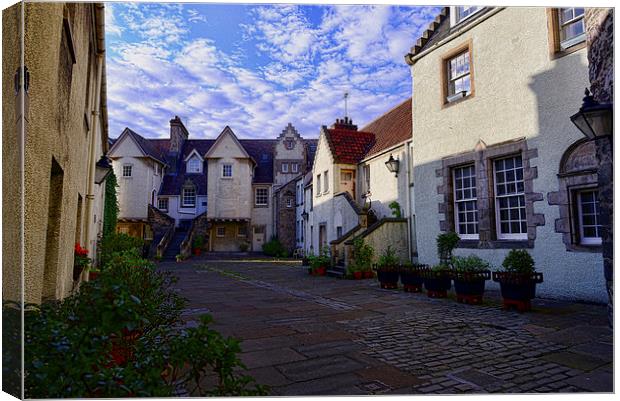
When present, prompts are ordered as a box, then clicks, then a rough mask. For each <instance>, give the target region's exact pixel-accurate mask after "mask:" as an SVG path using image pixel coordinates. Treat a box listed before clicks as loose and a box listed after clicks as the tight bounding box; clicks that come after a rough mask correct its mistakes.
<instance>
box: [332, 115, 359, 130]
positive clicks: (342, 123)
mask: <svg viewBox="0 0 620 401" xmlns="http://www.w3.org/2000/svg"><path fill="white" fill-rule="evenodd" d="M332 129H345V130H349V131H357V125H353V120H352V119H350V118H349V117H345V118H344V119H342V120H341V119H339V118H337V119H336V122H335V123H334V125H332Z"/></svg>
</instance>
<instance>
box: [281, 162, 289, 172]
mask: <svg viewBox="0 0 620 401" xmlns="http://www.w3.org/2000/svg"><path fill="white" fill-rule="evenodd" d="M282 172H283V173H288V163H282Z"/></svg>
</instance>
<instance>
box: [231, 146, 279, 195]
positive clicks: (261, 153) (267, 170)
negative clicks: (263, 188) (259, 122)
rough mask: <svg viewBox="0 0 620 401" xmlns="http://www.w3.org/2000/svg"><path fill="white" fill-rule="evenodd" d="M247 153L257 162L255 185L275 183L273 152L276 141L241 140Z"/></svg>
mask: <svg viewBox="0 0 620 401" xmlns="http://www.w3.org/2000/svg"><path fill="white" fill-rule="evenodd" d="M239 142H240V143H241V145H242V146H243V147H244V148H245V151H246V152H248V154H249V155H250V156H251V157H252V159H254V161H255V162H256V168H255V169H254V179H253V180H252V182H253V183H254V184H272V183H273V150H274V146H275V144H276V142H277V141H276V140H275V139H239Z"/></svg>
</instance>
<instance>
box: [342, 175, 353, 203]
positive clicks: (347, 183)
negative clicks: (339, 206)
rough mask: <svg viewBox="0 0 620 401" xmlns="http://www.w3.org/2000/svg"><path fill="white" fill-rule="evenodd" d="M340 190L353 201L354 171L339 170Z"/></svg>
mask: <svg viewBox="0 0 620 401" xmlns="http://www.w3.org/2000/svg"><path fill="white" fill-rule="evenodd" d="M340 190H341V191H343V192H344V191H347V192H348V193H349V195H351V197H352V198H353V199H355V170H340Z"/></svg>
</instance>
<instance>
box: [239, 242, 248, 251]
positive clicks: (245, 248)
mask: <svg viewBox="0 0 620 401" xmlns="http://www.w3.org/2000/svg"><path fill="white" fill-rule="evenodd" d="M248 249H250V244H249V243H248V242H247V241H242V242H241V243H240V244H239V250H240V251H241V252H247V251H248Z"/></svg>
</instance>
